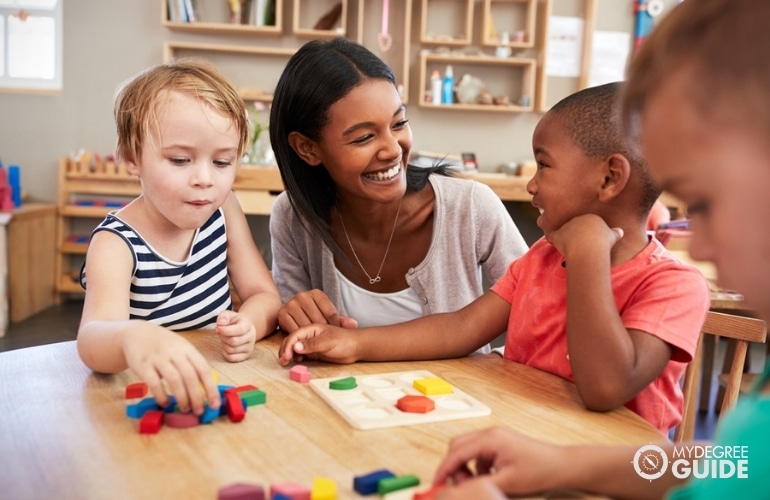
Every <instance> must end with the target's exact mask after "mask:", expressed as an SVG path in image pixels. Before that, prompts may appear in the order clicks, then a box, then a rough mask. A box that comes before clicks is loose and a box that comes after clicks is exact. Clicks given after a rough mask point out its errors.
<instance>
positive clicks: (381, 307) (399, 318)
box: [336, 270, 422, 328]
mask: <svg viewBox="0 0 770 500" xmlns="http://www.w3.org/2000/svg"><path fill="white" fill-rule="evenodd" d="M336 272H337V279H339V281H340V294H341V295H342V302H343V304H344V305H345V310H346V311H347V312H348V314H349V315H350V316H351V317H352V318H353V319H355V320H357V321H358V327H359V328H366V327H369V326H382V325H392V324H394V323H403V322H404V321H409V320H411V319H415V318H419V317H420V316H422V304H421V302H420V297H419V296H418V295H417V293H416V292H415V291H414V290H412V288H411V287H407V288H405V289H403V290H400V291H398V292H392V293H376V292H370V291H369V290H365V289H363V288H361V287H360V286H358V285H356V284H355V283H353V282H352V281H350V280H349V279H347V278H346V277H345V275H343V274H342V273H341V272H340V271H339V270H337V271H336Z"/></svg>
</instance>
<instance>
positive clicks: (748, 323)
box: [674, 311, 767, 442]
mask: <svg viewBox="0 0 770 500" xmlns="http://www.w3.org/2000/svg"><path fill="white" fill-rule="evenodd" d="M706 335H714V336H717V337H726V338H730V339H735V341H736V345H735V352H734V353H733V357H732V363H731V364H730V373H729V375H728V377H727V387H726V388H725V396H724V399H723V401H722V414H723V415H724V414H725V413H726V412H727V411H728V410H729V409H731V408H732V407H733V406H735V403H736V402H737V401H738V395H739V393H740V389H741V380H742V378H743V366H744V363H745V361H746V353H747V351H748V347H749V342H759V343H764V342H765V339H766V337H767V328H766V325H765V322H764V321H762V320H761V319H756V318H749V317H746V316H736V315H733V314H724V313H718V312H714V311H709V312H708V315H707V316H706V321H705V322H704V323H703V327H702V328H701V336H700V339H699V341H698V348H697V350H696V352H695V356H694V357H693V360H692V362H691V363H690V364H688V365H687V369H686V370H685V373H684V379H683V382H682V392H683V393H684V409H683V412H682V422H681V423H680V424H679V426H678V427H677V428H676V430H675V431H674V441H675V442H681V441H689V440H692V439H693V436H694V434H695V414H696V413H697V411H698V401H697V399H698V397H697V396H698V387H697V385H698V379H699V378H700V375H701V363H702V359H701V358H702V352H701V351H702V349H703V337H704V336H706Z"/></svg>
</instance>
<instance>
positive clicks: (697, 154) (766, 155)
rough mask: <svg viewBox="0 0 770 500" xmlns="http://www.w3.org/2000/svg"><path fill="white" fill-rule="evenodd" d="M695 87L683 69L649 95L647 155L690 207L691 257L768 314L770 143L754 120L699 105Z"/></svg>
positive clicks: (658, 173) (659, 177)
mask: <svg viewBox="0 0 770 500" xmlns="http://www.w3.org/2000/svg"><path fill="white" fill-rule="evenodd" d="M696 84H697V82H696V79H695V78H693V77H691V76H690V74H689V72H687V71H683V70H680V71H679V72H677V73H675V74H673V75H671V77H670V78H668V79H667V80H666V83H665V84H664V85H663V86H662V87H661V88H660V89H659V90H657V91H656V92H655V93H654V94H653V95H652V96H651V97H652V98H651V99H650V100H649V102H648V104H647V106H646V108H645V109H644V112H643V114H642V128H641V137H642V147H643V150H644V154H645V156H646V158H647V161H648V163H649V167H650V170H651V171H652V174H653V176H654V177H655V178H656V180H657V181H658V182H659V183H660V185H661V187H662V188H663V189H665V190H666V191H669V192H670V193H672V194H674V195H675V196H677V197H679V198H680V199H682V201H684V202H685V203H687V205H688V216H689V218H690V219H691V228H692V241H691V243H690V254H691V256H692V257H693V258H694V259H697V260H708V261H712V262H713V263H714V264H715V265H716V267H717V271H718V276H719V278H718V279H719V284H720V286H721V287H723V288H726V289H729V290H734V291H738V292H740V293H743V294H744V295H745V296H746V300H747V302H748V303H749V304H750V306H751V307H752V308H753V309H754V310H756V311H757V312H759V313H761V314H762V315H763V316H764V317H766V318H768V317H770V231H768V230H767V228H768V223H767V216H768V214H770V195H769V194H768V190H769V189H770V141H767V138H766V137H763V132H764V130H766V129H764V128H761V127H758V126H756V125H753V124H752V122H749V123H746V122H742V121H739V120H736V119H735V118H733V119H727V120H726V119H724V118H722V120H721V121H717V119H718V118H719V117H724V116H725V113H723V112H720V110H719V108H718V107H716V106H715V107H712V108H709V109H708V110H702V109H699V108H698V107H697V105H695V104H694V103H693V100H692V99H691V98H690V97H689V95H688V89H690V88H692V87H693V86H694V85H696ZM736 92H737V91H736ZM736 98H739V97H738V96H737V94H736ZM717 106H719V105H717ZM722 106H724V104H722ZM749 119H750V117H749ZM753 123H754V124H756V121H754V122H753Z"/></svg>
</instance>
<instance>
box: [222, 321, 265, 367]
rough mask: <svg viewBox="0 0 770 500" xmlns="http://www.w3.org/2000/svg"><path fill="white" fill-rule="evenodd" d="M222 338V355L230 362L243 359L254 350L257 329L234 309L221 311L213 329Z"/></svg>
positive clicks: (247, 357)
mask: <svg viewBox="0 0 770 500" xmlns="http://www.w3.org/2000/svg"><path fill="white" fill-rule="evenodd" d="M214 331H215V332H216V333H217V335H219V338H220V339H221V340H222V356H223V357H224V358H225V360H227V361H229V362H230V363H236V362H239V361H245V360H247V359H249V357H250V356H251V354H252V353H253V352H254V344H255V343H256V341H257V329H256V328H255V327H254V324H253V323H252V322H251V321H249V319H248V318H246V317H245V316H243V315H241V314H238V313H237V312H235V311H222V312H221V313H219V316H217V326H216V328H215V330H214Z"/></svg>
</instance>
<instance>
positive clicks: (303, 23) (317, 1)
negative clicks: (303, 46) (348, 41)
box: [279, 0, 348, 38]
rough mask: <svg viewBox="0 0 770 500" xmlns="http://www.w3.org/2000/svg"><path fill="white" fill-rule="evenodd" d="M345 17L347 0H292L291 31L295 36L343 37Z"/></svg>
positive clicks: (345, 33)
mask: <svg viewBox="0 0 770 500" xmlns="http://www.w3.org/2000/svg"><path fill="white" fill-rule="evenodd" d="M279 3H280V2H279ZM347 19H348V0H339V1H337V0H294V15H293V16H292V31H293V33H294V34H295V35H296V36H299V37H307V38H334V37H336V36H341V37H344V36H346V35H347V32H346V29H345V26H346V25H347ZM319 25H324V26H323V27H319Z"/></svg>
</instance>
